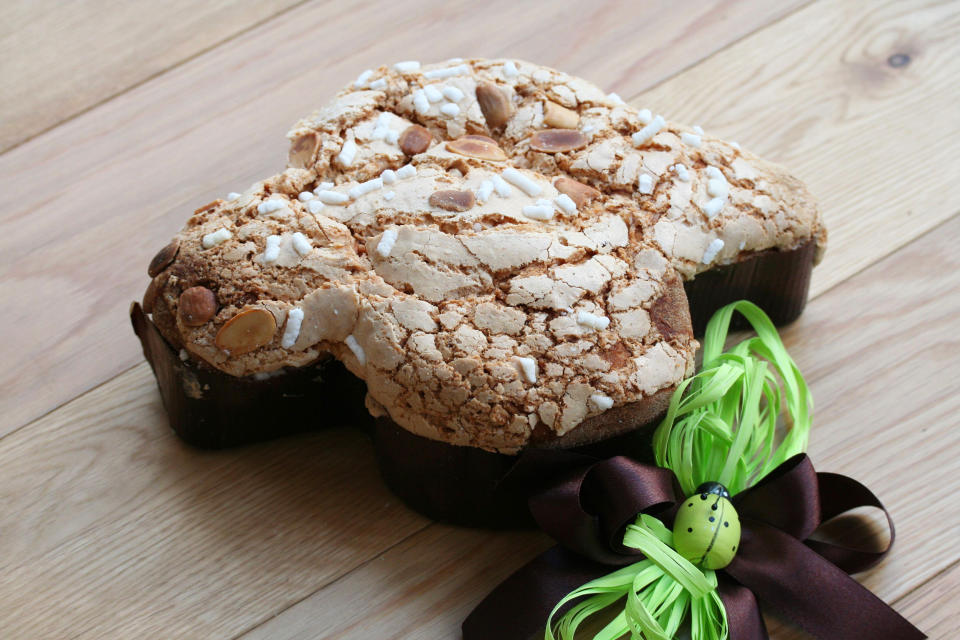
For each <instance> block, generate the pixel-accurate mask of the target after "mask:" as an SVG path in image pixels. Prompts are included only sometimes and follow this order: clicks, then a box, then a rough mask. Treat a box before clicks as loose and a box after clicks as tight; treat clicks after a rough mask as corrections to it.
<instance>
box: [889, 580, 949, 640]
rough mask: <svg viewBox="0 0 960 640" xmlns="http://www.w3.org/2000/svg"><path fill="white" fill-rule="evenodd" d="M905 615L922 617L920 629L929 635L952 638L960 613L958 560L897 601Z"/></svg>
mask: <svg viewBox="0 0 960 640" xmlns="http://www.w3.org/2000/svg"><path fill="white" fill-rule="evenodd" d="M898 604H899V608H900V610H901V611H902V612H903V613H904V615H906V616H908V617H910V618H912V619H915V620H923V621H924V623H923V625H921V626H922V631H923V632H924V633H926V634H927V635H928V636H930V637H931V638H952V637H954V636H955V635H956V634H957V619H958V616H960V564H955V565H954V566H952V567H951V568H950V569H948V570H946V571H944V572H943V573H941V574H940V575H938V576H936V577H935V578H933V579H932V580H930V581H929V582H927V583H926V584H925V585H923V586H922V587H920V588H919V589H917V590H916V591H914V592H913V593H911V594H910V595H908V596H907V597H905V598H904V599H903V600H901V601H900V602H899V603H898Z"/></svg>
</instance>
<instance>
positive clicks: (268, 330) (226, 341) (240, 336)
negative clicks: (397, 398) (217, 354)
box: [216, 308, 277, 355]
mask: <svg viewBox="0 0 960 640" xmlns="http://www.w3.org/2000/svg"><path fill="white" fill-rule="evenodd" d="M276 333H277V321H276V319H275V318H274V317H273V314H272V313H270V312H269V311H267V310H266V309H259V308H253V309H244V310H243V311H241V312H240V313H238V314H237V315H235V316H233V317H232V318H230V319H229V320H227V323H226V324H225V325H223V326H222V327H220V331H219V332H218V333H217V338H216V343H217V346H218V347H220V348H221V349H223V350H225V351H229V352H230V353H231V355H240V354H243V353H247V352H249V351H253V350H254V349H257V348H259V347H262V346H263V345H265V344H269V343H270V341H271V340H273V337H274V335H275V334H276Z"/></svg>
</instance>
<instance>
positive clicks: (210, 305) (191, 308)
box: [177, 287, 217, 327]
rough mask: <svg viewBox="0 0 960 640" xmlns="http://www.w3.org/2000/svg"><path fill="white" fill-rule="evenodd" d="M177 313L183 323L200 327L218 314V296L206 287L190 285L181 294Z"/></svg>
mask: <svg viewBox="0 0 960 640" xmlns="http://www.w3.org/2000/svg"><path fill="white" fill-rule="evenodd" d="M177 313H179V314H180V322H182V323H183V324H185V325H187V326H188V327H199V326H201V325H203V324H206V323H207V322H209V321H210V319H211V318H212V317H213V316H215V315H216V314H217V296H215V295H214V294H213V291H210V289H207V288H206V287H190V288H189V289H187V290H186V291H184V292H183V293H181V294H180V304H179V305H178V311H177Z"/></svg>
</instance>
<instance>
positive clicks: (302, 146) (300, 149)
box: [287, 131, 320, 169]
mask: <svg viewBox="0 0 960 640" xmlns="http://www.w3.org/2000/svg"><path fill="white" fill-rule="evenodd" d="M319 146H320V138H319V137H318V136H317V134H316V133H314V132H313V131H311V132H310V133H305V134H303V135H302V136H299V137H298V138H297V139H296V140H294V141H293V144H291V145H290V153H289V155H288V156H287V162H288V163H289V165H290V166H291V167H296V168H298V169H307V168H309V167H311V166H313V159H314V157H315V156H316V154H317V147H319Z"/></svg>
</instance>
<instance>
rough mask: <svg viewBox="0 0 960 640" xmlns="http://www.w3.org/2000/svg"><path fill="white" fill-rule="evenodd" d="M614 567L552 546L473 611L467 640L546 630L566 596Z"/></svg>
mask: <svg viewBox="0 0 960 640" xmlns="http://www.w3.org/2000/svg"><path fill="white" fill-rule="evenodd" d="M610 570H611V567H609V566H607V565H603V564H600V563H599V562H594V561H592V560H588V559H587V558H584V557H583V556H581V555H578V554H575V553H573V552H571V551H567V550H566V549H564V548H563V547H559V546H556V547H552V548H550V549H548V550H547V551H544V552H543V553H541V554H540V555H539V556H537V557H536V558H534V559H533V560H531V561H530V562H529V563H527V564H526V565H524V566H523V567H521V568H520V569H518V570H517V571H516V572H515V573H514V574H513V575H511V576H510V577H509V578H507V579H506V580H504V581H503V582H501V583H500V585H499V586H497V588H495V589H494V590H493V591H491V592H490V594H489V595H487V597H486V598H484V599H483V601H482V602H480V604H478V605H477V607H476V608H475V609H474V610H473V611H471V612H470V615H469V616H467V618H466V620H464V621H463V625H462V627H461V630H462V631H463V640H489V639H490V638H497V639H498V640H528V639H529V638H530V637H532V636H533V635H535V634H536V633H537V632H540V631H542V630H543V628H544V626H545V625H546V622H547V617H548V616H549V615H550V612H551V611H552V610H553V608H554V606H556V604H557V603H558V602H559V601H560V600H561V599H563V597H564V596H566V595H567V594H568V593H570V592H571V591H573V590H574V589H576V588H577V587H580V586H581V585H583V584H585V583H587V582H590V581H591V580H594V579H596V578H599V577H601V576H603V575H605V574H607V573H610ZM541 635H542V634H541Z"/></svg>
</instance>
